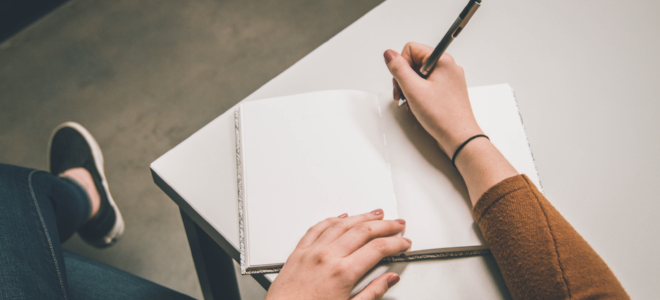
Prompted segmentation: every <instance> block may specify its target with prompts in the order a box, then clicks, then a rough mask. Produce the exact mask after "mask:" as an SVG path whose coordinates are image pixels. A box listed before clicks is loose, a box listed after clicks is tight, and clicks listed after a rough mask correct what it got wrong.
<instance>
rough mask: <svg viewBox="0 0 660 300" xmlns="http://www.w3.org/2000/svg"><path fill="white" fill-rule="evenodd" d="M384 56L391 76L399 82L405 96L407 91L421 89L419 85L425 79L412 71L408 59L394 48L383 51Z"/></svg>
mask: <svg viewBox="0 0 660 300" xmlns="http://www.w3.org/2000/svg"><path fill="white" fill-rule="evenodd" d="M384 56H385V62H386V63H387V68H388V69H389V70H390V73H391V74H392V76H394V79H396V82H397V83H398V84H399V87H400V88H401V91H402V92H403V94H405V95H406V97H408V96H409V95H408V94H409V93H408V91H413V90H417V89H421V85H423V84H424V83H425V82H426V80H424V79H423V78H422V77H419V75H417V73H416V72H415V71H413V69H412V68H411V67H410V65H409V64H408V61H406V60H405V59H404V58H403V57H402V56H401V55H399V54H398V53H396V52H395V51H394V50H387V51H385V54H384ZM408 100H410V99H408Z"/></svg>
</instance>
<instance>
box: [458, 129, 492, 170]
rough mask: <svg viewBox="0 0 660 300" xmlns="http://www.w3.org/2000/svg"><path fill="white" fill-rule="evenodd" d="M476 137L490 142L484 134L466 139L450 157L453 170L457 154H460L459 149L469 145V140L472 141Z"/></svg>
mask: <svg viewBox="0 0 660 300" xmlns="http://www.w3.org/2000/svg"><path fill="white" fill-rule="evenodd" d="M478 137H485V138H487V139H488V140H489V141H490V138H489V137H488V136H487V135H485V134H477V135H475V136H473V137H471V138H469V139H467V141H465V142H463V144H461V145H460V146H458V149H456V152H454V156H452V157H451V164H452V165H454V168H456V155H458V152H461V149H463V147H465V145H467V143H469V142H470V141H471V140H474V139H476V138H478Z"/></svg>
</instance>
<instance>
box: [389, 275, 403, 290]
mask: <svg viewBox="0 0 660 300" xmlns="http://www.w3.org/2000/svg"><path fill="white" fill-rule="evenodd" d="M399 280H401V277H399V275H397V274H394V275H392V276H390V278H387V287H388V288H391V287H393V286H394V285H395V284H397V282H399Z"/></svg>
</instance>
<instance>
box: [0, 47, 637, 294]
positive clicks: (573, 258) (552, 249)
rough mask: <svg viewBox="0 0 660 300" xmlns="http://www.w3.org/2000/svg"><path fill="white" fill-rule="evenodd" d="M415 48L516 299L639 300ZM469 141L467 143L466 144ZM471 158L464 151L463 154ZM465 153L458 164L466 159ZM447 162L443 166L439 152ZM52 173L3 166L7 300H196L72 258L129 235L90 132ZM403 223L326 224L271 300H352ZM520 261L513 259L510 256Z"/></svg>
mask: <svg viewBox="0 0 660 300" xmlns="http://www.w3.org/2000/svg"><path fill="white" fill-rule="evenodd" d="M431 51H432V49H431V48H430V47H428V46H424V45H420V44H415V43H409V44H408V45H406V47H405V48H404V50H403V52H402V53H401V55H399V54H397V53H396V52H394V51H392V50H387V51H386V52H385V54H384V55H385V62H386V63H387V67H388V68H389V70H390V72H391V73H392V75H393V76H394V79H395V80H394V99H398V98H399V97H400V96H401V95H402V94H405V95H406V98H407V99H408V103H409V107H410V110H411V112H412V113H413V114H414V115H415V116H416V117H417V120H418V121H419V122H420V123H421V124H422V126H424V128H425V129H426V130H427V131H428V132H429V133H430V134H431V135H432V136H433V137H434V138H435V139H436V141H437V142H438V145H439V146H440V149H441V150H442V151H443V152H444V153H445V154H446V155H447V156H450V157H453V156H455V164H456V167H457V168H458V170H459V171H460V173H461V175H462V176H463V179H464V180H465V183H466V185H467V187H468V191H469V194H470V199H471V201H472V204H473V206H474V209H473V214H474V217H475V219H476V221H477V224H479V227H480V228H481V231H482V233H483V236H484V238H485V240H486V242H487V243H488V245H489V246H490V249H491V251H492V253H493V255H494V257H495V259H496V261H497V263H498V264H499V266H500V269H501V271H502V274H503V276H504V278H505V280H506V283H507V285H508V287H509V291H510V292H511V295H512V296H513V297H514V298H516V299H545V298H547V299H558V298H575V299H582V298H617V299H618V298H622V299H625V298H628V296H627V295H626V293H625V291H624V290H623V287H621V284H620V283H619V282H618V281H617V279H616V278H615V277H614V274H612V272H611V271H610V270H609V269H608V268H607V265H605V263H604V262H603V261H602V260H601V259H600V257H598V255H597V254H596V253H595V252H594V251H593V250H592V249H591V248H590V247H589V245H588V244H587V243H586V242H585V241H584V240H583V239H582V238H581V237H580V236H579V235H578V234H577V233H576V232H575V230H573V228H572V227H571V226H570V225H569V224H568V223H567V222H566V221H565V220H564V219H563V218H562V217H561V216H560V215H559V213H557V211H555V210H554V208H553V207H552V205H550V203H549V202H548V201H547V200H546V199H545V198H544V197H543V195H542V194H541V193H539V192H538V190H537V189H536V187H535V186H534V184H532V183H531V182H530V181H529V179H528V178H527V177H526V176H524V175H518V174H517V172H516V170H515V169H514V168H513V167H512V166H511V165H510V164H509V162H507V160H506V159H505V158H504V157H503V156H502V155H501V154H500V153H499V151H498V150H497V149H496V148H495V147H494V146H493V145H492V144H491V143H490V142H489V140H488V139H486V138H484V137H477V138H474V139H471V138H472V137H474V136H478V135H480V134H483V132H482V131H481V129H480V128H479V126H478V125H477V123H476V121H475V119H474V116H473V114H472V110H471V108H470V103H469V100H468V94H467V87H466V84H465V76H464V74H463V70H462V69H461V67H459V66H458V65H457V64H456V63H455V62H454V60H453V59H452V57H451V56H450V55H449V54H445V55H444V56H442V58H441V59H440V61H439V62H438V64H437V66H436V68H435V70H434V71H433V72H432V73H431V75H430V77H429V78H428V80H424V79H421V78H420V77H419V76H417V74H416V73H415V72H414V71H413V69H414V68H418V67H419V66H421V64H422V63H423V61H424V60H425V59H426V58H427V57H428V56H429V55H430V54H431ZM466 141H467V143H466ZM463 144H464V147H462V148H461V149H460V151H459V150H458V149H459V148H460V146H461V145H463ZM456 153H457V154H456ZM438 155H442V154H441V153H438ZM49 168H50V173H48V172H44V171H36V170H31V169H26V168H20V167H15V166H10V165H3V164H0V299H188V298H189V297H187V296H185V295H182V294H180V293H177V292H175V291H172V290H170V289H167V288H165V287H163V286H160V285H157V284H155V283H152V282H149V281H147V280H144V279H141V278H138V277H136V276H133V275H130V274H128V273H126V272H123V271H120V270H117V269H115V268H112V267H110V266H107V265H104V264H101V263H99V262H96V261H93V260H91V259H87V258H84V257H82V256H79V255H76V254H73V253H70V252H67V251H63V250H62V248H61V246H60V245H61V243H63V242H64V241H65V240H66V239H68V238H69V237H71V236H72V235H73V234H74V233H75V232H78V233H79V235H80V236H81V237H82V238H83V239H84V240H85V241H87V242H88V243H90V244H92V245H94V246H97V247H107V246H109V245H111V244H113V243H114V242H115V241H116V240H117V239H118V238H119V237H120V236H121V235H122V233H123V220H122V218H121V213H120V212H119V210H118V209H117V206H116V205H115V204H114V201H113V200H112V196H111V195H110V192H109V190H108V184H107V182H106V180H105V175H104V174H103V158H102V155H101V151H100V149H99V147H98V145H97V143H96V141H95V140H94V138H93V137H92V136H91V134H89V132H87V130H85V129H84V128H83V127H82V126H80V125H79V124H76V123H65V124H63V125H61V126H60V127H58V128H56V130H55V131H54V133H53V136H52V137H51V141H50V143H49ZM404 228H405V221H404V220H394V221H385V220H383V211H382V210H379V209H377V210H374V211H373V212H370V213H367V214H363V215H358V216H347V215H346V214H344V215H341V216H338V217H335V218H329V219H327V220H324V221H322V222H320V223H318V224H316V225H315V226H314V227H312V228H310V230H309V231H308V232H307V234H305V236H304V237H303V238H302V239H301V240H300V242H299V244H298V246H297V248H296V250H295V251H294V252H293V253H292V254H291V256H290V257H289V259H288V260H287V262H286V264H285V265H284V268H283V269H282V272H281V273H280V274H279V276H278V277H277V279H276V280H275V281H274V282H273V284H272V286H271V288H270V290H269V291H268V294H267V297H266V298H267V299H269V300H277V299H348V298H349V297H350V295H349V293H350V291H351V289H352V288H353V286H354V285H355V283H356V282H357V281H358V280H359V279H360V278H361V277H362V276H363V275H364V274H365V273H366V272H367V271H369V270H370V269H371V268H372V267H374V266H375V265H376V264H377V263H378V262H379V261H380V260H381V259H382V258H383V257H386V256H388V255H391V254H394V253H397V252H401V251H404V250H406V249H408V248H410V246H411V244H412V241H410V240H409V239H407V238H404V237H397V236H395V235H396V234H397V233H400V232H402V231H403V230H404ZM512 249H513V250H514V251H511V250H512ZM399 280H400V278H399V276H398V275H397V274H394V273H386V274H383V275H382V276H380V277H378V278H377V279H375V280H374V281H372V282H371V283H370V284H369V285H368V286H367V287H366V288H365V289H364V290H363V291H361V292H360V293H359V294H358V295H356V296H355V297H354V298H353V299H381V298H382V297H383V295H384V294H385V292H386V291H387V289H388V288H389V287H391V286H393V285H394V284H396V283H397V282H398V281H399Z"/></svg>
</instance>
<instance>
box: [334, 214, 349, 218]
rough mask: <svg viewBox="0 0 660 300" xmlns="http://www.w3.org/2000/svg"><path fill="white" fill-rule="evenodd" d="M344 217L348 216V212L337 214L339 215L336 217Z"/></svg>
mask: <svg viewBox="0 0 660 300" xmlns="http://www.w3.org/2000/svg"><path fill="white" fill-rule="evenodd" d="M346 217H348V214H347V213H343V214H341V215H339V217H337V218H346Z"/></svg>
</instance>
